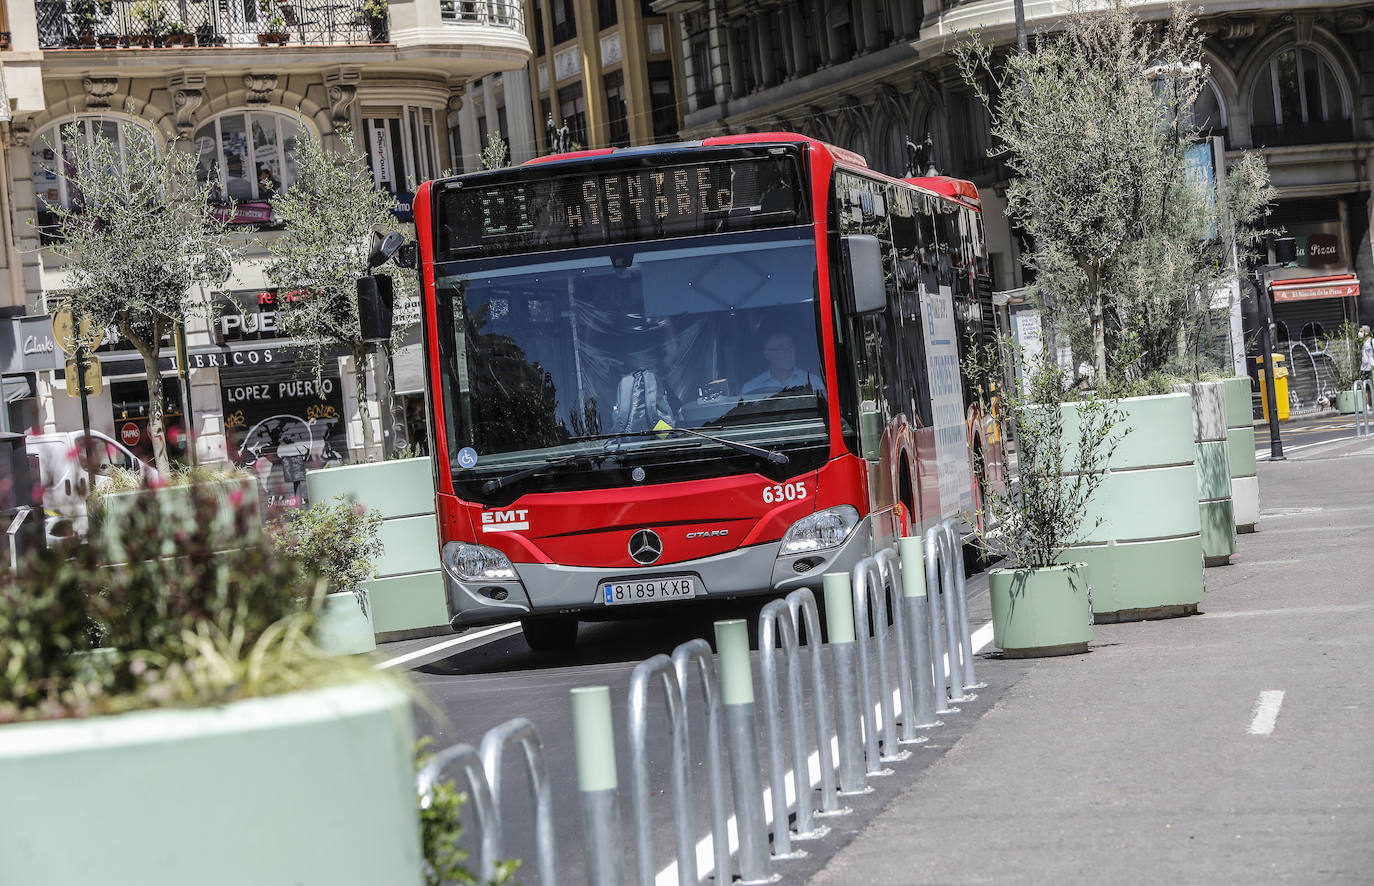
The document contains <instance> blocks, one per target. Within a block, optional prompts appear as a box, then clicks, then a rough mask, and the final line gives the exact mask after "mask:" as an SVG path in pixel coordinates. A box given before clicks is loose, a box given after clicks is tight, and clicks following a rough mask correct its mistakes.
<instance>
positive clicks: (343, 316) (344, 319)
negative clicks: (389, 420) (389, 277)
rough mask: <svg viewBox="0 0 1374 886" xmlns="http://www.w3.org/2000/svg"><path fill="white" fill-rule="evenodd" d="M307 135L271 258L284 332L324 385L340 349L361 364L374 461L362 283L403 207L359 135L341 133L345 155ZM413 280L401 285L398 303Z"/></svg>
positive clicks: (359, 380)
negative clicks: (376, 238)
mask: <svg viewBox="0 0 1374 886" xmlns="http://www.w3.org/2000/svg"><path fill="white" fill-rule="evenodd" d="M301 131H302V134H301V136H300V138H299V140H298V141H297V148H296V170H297V176H298V177H297V179H296V183H295V184H294V185H292V186H291V188H290V189H289V190H288V191H287V192H286V193H284V194H281V195H279V196H277V197H276V198H275V199H274V200H273V201H272V208H273V211H274V212H275V213H276V215H277V217H278V218H279V219H280V220H281V221H282V222H283V223H284V225H285V228H284V230H283V232H282V233H281V235H280V236H279V237H277V238H276V239H274V240H270V241H269V242H268V243H267V250H268V252H269V254H270V256H271V258H270V260H269V262H268V264H267V267H266V273H267V277H268V279H270V280H271V281H272V283H273V284H274V285H275V286H276V287H277V288H278V291H279V295H278V297H277V306H276V308H277V323H278V326H279V328H280V329H281V331H282V332H283V333H284V334H286V335H289V336H291V337H293V338H296V339H299V340H300V341H301V342H302V343H303V345H304V347H305V353H306V354H307V356H308V358H309V359H311V360H312V361H313V364H314V369H315V376H316V380H317V381H318V380H320V379H321V377H322V376H323V373H324V363H325V360H326V359H328V358H330V357H332V356H333V355H334V354H335V353H336V352H337V350H338V349H343V350H344V351H347V353H348V354H349V355H350V356H351V357H352V358H353V372H354V379H355V381H356V387H357V405H358V415H359V417H360V418H361V419H362V426H363V450H364V452H365V453H366V454H367V455H368V456H369V457H371V456H373V455H375V454H376V452H375V449H376V442H375V435H374V434H373V430H372V421H371V415H370V410H369V408H368V402H367V343H366V342H364V341H363V337H362V328H361V326H360V325H359V320H358V299H357V281H358V278H359V277H361V276H364V275H366V274H367V273H369V268H368V255H369V253H370V251H371V248H372V241H373V234H374V232H381V231H384V230H387V229H389V228H392V227H394V226H395V224H396V217H395V215H394V214H393V210H394V209H395V208H396V199H395V198H394V197H392V195H390V194H388V193H387V192H385V191H382V190H379V189H378V188H377V187H376V186H375V185H374V183H373V179H372V169H371V166H370V164H369V162H368V158H367V157H366V156H365V155H364V154H363V153H362V152H360V151H359V150H358V149H357V146H356V143H355V140H354V136H353V133H352V132H351V131H349V130H348V129H346V128H344V129H339V130H338V131H337V137H338V141H339V148H338V150H331V149H329V148H327V147H325V146H324V144H323V143H322V142H321V141H320V139H319V137H318V136H316V135H315V134H314V133H313V132H311V130H310V128H309V127H307V126H304V125H303V126H301ZM410 276H411V275H409V274H397V275H395V276H394V277H393V279H394V280H395V282H396V284H397V299H398V301H399V300H401V299H402V297H403V295H404V293H405V291H406V290H407V288H408V286H407V284H409V283H410V282H411V280H410Z"/></svg>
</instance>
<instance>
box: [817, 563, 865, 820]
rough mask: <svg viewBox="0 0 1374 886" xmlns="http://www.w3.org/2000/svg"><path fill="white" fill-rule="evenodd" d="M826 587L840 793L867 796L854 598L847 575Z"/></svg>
mask: <svg viewBox="0 0 1374 886" xmlns="http://www.w3.org/2000/svg"><path fill="white" fill-rule="evenodd" d="M821 581H822V583H823V585H824V588H825V621H826V631H827V632H828V635H829V640H830V644H829V645H830V655H831V656H832V657H833V659H834V662H835V697H836V699H837V710H836V711H835V736H836V739H837V740H838V743H839V746H840V793H842V794H866V793H868V792H869V791H871V790H872V788H870V787H869V786H868V782H867V780H866V779H865V777H864V751H863V740H862V738H861V737H860V735H859V723H860V718H861V717H862V712H861V711H860V710H859V688H858V686H856V685H855V684H856V683H857V682H858V681H857V675H856V674H855V670H854V596H853V591H852V589H851V586H850V583H849V576H848V575H847V574H845V573H843V572H832V573H829V574H827V575H825V576H824V577H823V578H822V579H821Z"/></svg>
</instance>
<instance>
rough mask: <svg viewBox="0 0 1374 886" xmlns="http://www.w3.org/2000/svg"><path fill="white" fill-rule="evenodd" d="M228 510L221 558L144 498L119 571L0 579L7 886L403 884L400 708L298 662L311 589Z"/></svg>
mask: <svg viewBox="0 0 1374 886" xmlns="http://www.w3.org/2000/svg"><path fill="white" fill-rule="evenodd" d="M199 505H204V506H206V507H221V503H220V502H219V500H218V499H217V498H215V497H213V496H211V497H210V498H209V499H208V500H206V501H203V502H198V506H199ZM229 514H230V517H231V519H234V520H237V521H238V528H239V530H240V531H239V535H238V539H239V544H238V545H237V546H235V547H234V548H232V549H231V550H228V551H222V552H217V551H216V550H215V545H214V543H213V542H214V539H213V537H212V535H211V533H210V532H209V530H208V527H207V526H206V525H195V524H193V525H191V526H189V527H180V526H176V527H175V528H173V526H174V524H170V523H169V521H167V520H164V519H163V516H164V515H163V514H162V512H161V500H160V499H159V498H158V497H157V496H152V495H148V496H145V497H144V498H142V499H141V500H140V504H139V507H138V508H136V509H134V510H133V511H131V512H130V513H129V514H128V515H127V518H126V519H127V520H128V523H129V527H128V532H126V533H125V539H126V549H127V553H128V555H129V556H128V560H127V565H125V566H119V567H107V566H103V565H102V561H104V560H105V559H106V558H104V557H102V556H101V552H100V548H99V545H100V542H99V539H95V540H93V541H92V544H91V545H89V546H87V545H82V544H78V543H76V542H70V543H66V544H64V545H62V546H60V547H58V548H55V549H54V550H52V551H47V552H42V553H39V554H37V555H36V556H35V557H33V558H32V559H30V560H29V561H27V562H26V563H25V564H24V566H23V567H22V568H21V569H19V570H18V571H17V572H15V573H11V574H9V575H7V576H5V579H4V582H3V583H2V584H0V636H4V637H5V643H3V644H0V784H4V785H5V790H4V792H3V795H0V858H3V859H4V860H5V861H4V865H5V867H4V870H5V881H6V882H14V883H23V884H25V886H59V884H61V886H66V884H71V883H88V882H95V881H107V882H114V883H139V884H140V886H172V884H178V886H179V884H185V883H195V882H203V881H204V879H205V872H206V871H207V870H210V871H213V872H214V876H215V879H217V880H219V881H222V882H230V883H254V882H263V881H265V880H272V881H274V882H300V883H306V882H312V883H314V882H319V883H331V884H350V886H374V884H377V883H418V882H421V877H422V871H421V851H420V846H421V841H420V833H419V821H418V816H417V814H416V804H415V797H414V793H413V791H412V789H411V787H410V783H411V771H412V760H411V755H412V748H413V735H412V726H411V721H410V707H411V699H410V698H409V696H408V695H407V693H405V692H403V691H401V689H400V686H401V683H400V682H399V681H398V680H397V678H394V677H387V676H384V675H382V674H379V673H378V672H376V671H374V670H373V669H372V668H371V667H370V664H371V663H370V662H366V661H361V660H358V661H355V660H351V659H347V658H336V657H330V656H326V655H323V654H322V653H321V652H320V651H319V650H318V648H317V647H316V646H315V644H314V643H313V642H311V639H310V634H311V627H312V624H313V622H314V618H315V601H316V600H317V599H318V594H317V593H316V591H315V589H316V588H317V587H318V586H319V585H320V582H319V581H318V579H317V577H315V576H312V575H311V574H310V573H309V571H308V570H306V569H304V568H303V567H302V566H301V564H300V563H299V562H298V561H294V560H292V559H290V558H287V557H282V556H280V555H279V554H277V553H275V552H273V551H272V550H271V548H270V547H269V545H268V543H267V541H266V539H265V537H264V534H263V532H262V530H261V528H260V527H257V526H256V524H255V523H254V521H253V519H252V515H251V514H250V513H247V512H245V511H244V510H243V509H242V508H233V507H231V508H230V509H229ZM168 542H171V543H173V544H174V546H175V548H176V554H175V556H171V557H168V556H164V554H163V552H164V549H165V546H166V545H167V543H168ZM68 779H75V782H68ZM59 783H78V784H80V785H82V801H81V803H80V804H78V805H79V808H74V807H73V806H72V805H71V802H70V798H69V797H65V796H64V795H63V794H62V792H60V791H54V790H53V789H52V786H53V785H54V784H59ZM187 785H194V786H195V789H194V790H188V788H187ZM58 820H61V821H65V822H67V823H68V825H69V826H70V827H69V828H67V829H64V828H54V827H53V826H52V822H54V821H58ZM207 822H214V823H215V824H214V826H207ZM73 829H74V830H75V832H79V833H81V834H82V838H81V839H80V840H76V841H73V840H71V839H70V834H71V833H72V832H73ZM351 833H366V834H368V835H369V839H368V840H366V841H356V840H348V839H340V838H339V835H340V834H351ZM374 840H375V841H376V842H375V843H374ZM325 846H327V847H329V850H328V851H323V852H322V851H321V847H325Z"/></svg>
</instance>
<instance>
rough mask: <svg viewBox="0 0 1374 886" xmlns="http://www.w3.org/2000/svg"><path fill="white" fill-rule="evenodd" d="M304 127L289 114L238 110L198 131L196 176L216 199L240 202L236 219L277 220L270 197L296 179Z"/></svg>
mask: <svg viewBox="0 0 1374 886" xmlns="http://www.w3.org/2000/svg"><path fill="white" fill-rule="evenodd" d="M300 134H301V133H300V126H299V125H298V124H297V122H296V120H295V119H294V118H292V117H289V116H287V115H286V114H277V113H273V112H271V111H251V112H248V111H236V112H233V113H229V114H223V115H221V116H219V117H216V118H215V119H213V120H211V121H209V122H208V123H205V124H204V125H202V126H201V127H200V128H199V129H197V130H196V136H195V149H196V157H197V164H196V177H197V179H198V180H199V181H200V183H201V184H202V185H204V184H208V185H209V186H210V191H211V199H212V200H214V201H215V202H216V203H221V204H224V205H225V206H226V210H225V211H226V212H227V211H228V210H227V206H228V205H229V204H230V203H231V202H232V203H233V204H234V215H233V217H231V218H228V219H227V220H228V221H229V222H230V223H233V224H264V223H268V222H270V221H271V220H272V211H271V205H270V203H269V201H270V200H271V199H272V197H273V196H274V195H276V194H279V193H281V192H283V191H285V190H287V189H289V188H290V187H291V186H292V185H293V184H295V183H296V177H297V172H296V142H297V140H298V139H299V138H300Z"/></svg>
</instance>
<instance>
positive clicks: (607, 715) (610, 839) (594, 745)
mask: <svg viewBox="0 0 1374 886" xmlns="http://www.w3.org/2000/svg"><path fill="white" fill-rule="evenodd" d="M572 715H573V745H574V747H575V749H576V753H577V787H578V790H579V791H580V792H581V794H582V831H583V834H584V835H585V836H586V841H587V883H588V886H620V884H621V882H622V879H621V874H622V872H621V869H620V861H621V858H622V856H623V852H622V850H621V843H622V841H623V839H624V834H623V833H621V830H620V801H619V798H618V796H617V791H616V789H617V784H618V783H617V780H616V771H615V727H614V725H613V723H612V720H611V690H610V687H608V686H581V687H578V688H577V689H574V690H572ZM484 882H485V879H484Z"/></svg>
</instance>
